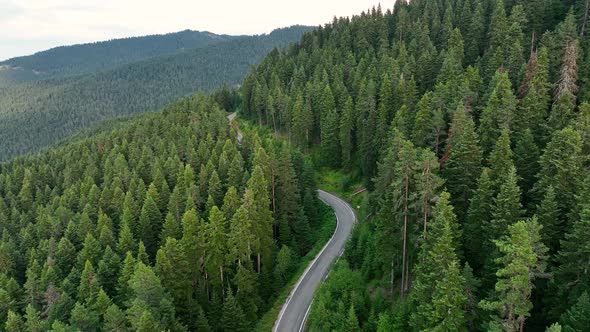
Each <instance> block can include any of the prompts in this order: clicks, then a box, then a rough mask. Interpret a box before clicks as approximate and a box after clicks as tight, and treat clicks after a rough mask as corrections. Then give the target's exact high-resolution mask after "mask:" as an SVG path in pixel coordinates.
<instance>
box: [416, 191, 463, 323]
mask: <svg viewBox="0 0 590 332" xmlns="http://www.w3.org/2000/svg"><path fill="white" fill-rule="evenodd" d="M449 200H450V197H449V194H448V193H447V192H444V193H442V194H441V196H440V199H439V200H438V202H437V204H436V207H435V212H434V220H433V222H432V228H431V229H432V230H431V231H430V232H429V233H428V237H427V238H426V239H425V243H424V244H423V245H422V246H421V251H420V256H419V263H418V265H417V266H416V274H417V276H416V281H415V282H414V289H413V291H412V293H411V298H412V300H413V302H414V303H416V305H417V307H416V311H415V312H414V313H413V314H412V316H411V319H410V324H411V325H412V326H413V327H414V329H416V330H437V331H438V330H440V331H462V330H463V331H465V330H466V327H465V313H464V306H465V304H466V301H467V297H466V296H465V294H464V291H463V286H464V283H465V280H464V279H463V276H462V275H461V271H460V265H459V259H458V257H457V254H456V246H457V240H458V239H459V234H457V232H458V228H459V226H458V224H457V219H456V217H455V214H454V213H453V208H452V207H451V206H450V202H449ZM439 274H440V275H442V276H443V277H442V278H441V279H438V278H436V276H437V275H439Z"/></svg>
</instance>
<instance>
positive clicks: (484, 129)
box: [479, 72, 516, 155]
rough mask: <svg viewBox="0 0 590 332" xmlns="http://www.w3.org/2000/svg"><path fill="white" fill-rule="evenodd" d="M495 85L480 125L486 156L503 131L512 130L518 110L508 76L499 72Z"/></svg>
mask: <svg viewBox="0 0 590 332" xmlns="http://www.w3.org/2000/svg"><path fill="white" fill-rule="evenodd" d="M493 83H495V84H496V85H495V86H494V88H493V90H492V92H491V95H490V98H489V100H488V103H487V105H486V107H485V108H484V109H483V111H482V114H481V118H480V123H479V137H480V138H481V147H482V149H483V152H484V154H485V155H487V154H488V153H490V152H491V151H492V149H493V147H494V143H495V142H496V140H497V139H498V137H499V136H500V134H501V132H502V130H503V129H506V130H510V129H511V128H512V125H513V118H514V112H515V110H516V97H515V96H514V94H513V93H512V86H511V84H510V80H509V78H508V74H506V73H502V72H497V73H496V77H494V79H493V80H492V82H491V84H493Z"/></svg>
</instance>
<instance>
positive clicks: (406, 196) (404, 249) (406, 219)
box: [401, 177, 410, 297]
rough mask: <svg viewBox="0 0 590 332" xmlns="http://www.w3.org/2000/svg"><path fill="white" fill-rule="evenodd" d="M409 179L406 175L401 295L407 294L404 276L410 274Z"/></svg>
mask: <svg viewBox="0 0 590 332" xmlns="http://www.w3.org/2000/svg"><path fill="white" fill-rule="evenodd" d="M409 186H410V184H409V180H408V178H407V177H406V179H405V185H404V232H403V233H404V234H403V238H404V240H403V248H402V280H401V296H402V297H403V296H404V295H405V285H404V278H405V277H406V275H407V274H408V271H407V270H406V245H407V234H408V190H409Z"/></svg>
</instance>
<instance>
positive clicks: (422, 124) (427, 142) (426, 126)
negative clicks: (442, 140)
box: [412, 91, 435, 148]
mask: <svg viewBox="0 0 590 332" xmlns="http://www.w3.org/2000/svg"><path fill="white" fill-rule="evenodd" d="M431 107H432V92H430V91H428V92H426V93H425V94H424V95H423V96H422V98H421V99H420V101H419V102H418V106H417V109H418V111H417V113H416V120H415V121H414V130H413V131H412V142H413V143H414V145H416V146H417V147H422V148H426V147H434V144H435V137H434V136H435V130H434V121H433V114H432V113H433V112H432V110H431Z"/></svg>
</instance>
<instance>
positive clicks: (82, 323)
mask: <svg viewBox="0 0 590 332" xmlns="http://www.w3.org/2000/svg"><path fill="white" fill-rule="evenodd" d="M99 319H100V317H99V316H98V313H97V312H95V311H93V310H92V309H90V308H89V307H88V306H86V305H84V304H81V303H79V302H76V305H75V306H74V309H72V313H71V316H70V326H72V327H73V328H74V329H76V330H77V331H96V330H98V328H99V326H100V325H99V324H100V321H99Z"/></svg>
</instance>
